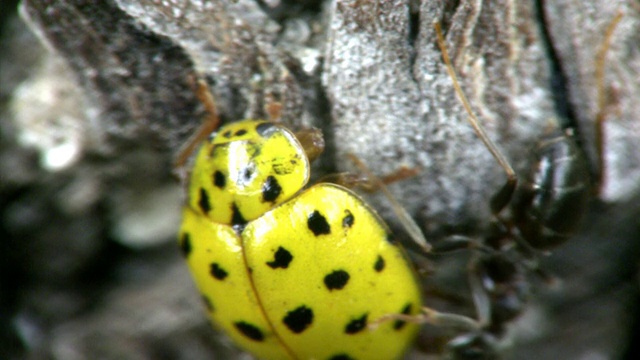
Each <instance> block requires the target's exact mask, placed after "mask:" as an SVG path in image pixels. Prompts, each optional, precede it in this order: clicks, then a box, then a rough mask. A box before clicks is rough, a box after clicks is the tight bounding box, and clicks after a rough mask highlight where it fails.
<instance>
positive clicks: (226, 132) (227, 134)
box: [222, 130, 231, 139]
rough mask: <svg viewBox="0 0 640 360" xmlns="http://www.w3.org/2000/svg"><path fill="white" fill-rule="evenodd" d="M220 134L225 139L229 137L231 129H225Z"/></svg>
mask: <svg viewBox="0 0 640 360" xmlns="http://www.w3.org/2000/svg"><path fill="white" fill-rule="evenodd" d="M222 136H224V137H226V138H227V139H230V138H231V130H227V131H225V132H224V133H222Z"/></svg>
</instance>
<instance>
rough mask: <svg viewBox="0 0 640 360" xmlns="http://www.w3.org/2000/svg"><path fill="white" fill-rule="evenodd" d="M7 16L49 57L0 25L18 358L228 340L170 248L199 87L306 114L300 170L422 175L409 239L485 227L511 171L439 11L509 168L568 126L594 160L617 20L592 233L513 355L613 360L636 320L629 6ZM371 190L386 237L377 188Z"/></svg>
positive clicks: (99, 354)
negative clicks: (183, 151)
mask: <svg viewBox="0 0 640 360" xmlns="http://www.w3.org/2000/svg"><path fill="white" fill-rule="evenodd" d="M21 11H22V15H23V18H24V19H25V20H26V22H27V23H28V24H29V26H30V28H31V29H32V30H33V31H35V32H36V33H37V34H38V37H39V39H40V40H41V41H42V42H44V43H45V44H46V45H47V47H48V50H50V51H43V50H40V49H39V48H38V45H37V42H36V41H35V40H34V39H29V38H28V37H26V36H25V35H21V34H23V33H24V29H23V28H21V27H20V25H12V26H13V27H12V28H11V29H13V28H15V29H17V30H14V31H9V30H5V33H4V34H3V36H4V37H6V39H7V40H5V43H4V44H6V47H3V49H7V51H3V52H2V53H1V54H0V65H2V66H0V90H1V91H2V95H3V96H2V98H1V99H2V102H1V103H0V106H1V107H0V111H1V112H0V113H1V114H2V117H1V118H0V120H1V122H0V124H1V125H2V131H3V132H2V138H0V141H1V142H2V143H1V145H2V146H1V147H0V160H1V161H0V170H2V175H3V176H2V177H1V178H0V195H2V198H3V204H2V206H0V209H2V218H3V222H2V224H3V225H2V227H1V230H2V234H3V235H4V234H6V235H7V236H6V239H7V240H4V241H5V242H4V243H3V244H4V245H3V247H4V248H5V249H7V251H8V252H7V253H10V254H12V255H11V256H10V257H8V259H7V262H6V264H7V265H4V266H3V268H2V270H4V269H5V268H7V269H12V270H13V271H15V274H16V275H15V276H14V277H12V278H11V279H9V277H4V276H3V277H2V279H3V280H2V294H10V295H0V296H3V297H2V298H1V299H2V304H7V305H6V306H4V308H3V311H2V312H0V315H3V317H4V318H6V319H12V321H13V322H12V323H0V325H2V326H1V327H0V330H3V329H5V328H6V329H9V330H8V333H12V334H14V335H15V334H16V333H17V334H20V335H21V336H22V341H23V342H25V343H26V344H27V345H28V347H29V351H26V352H27V353H28V356H30V357H31V358H38V357H43V356H51V357H53V358H60V359H71V358H77V359H83V358H118V359H137V358H153V357H158V356H160V354H163V356H167V355H166V354H170V355H168V356H169V357H175V358H180V357H182V358H189V359H198V358H202V359H204V358H210V357H211V356H212V355H211V354H217V355H218V356H221V355H220V354H222V357H232V356H235V355H237V354H238V353H237V351H236V350H234V349H233V348H232V347H231V346H230V345H229V344H228V343H227V342H226V340H225V339H223V338H222V340H221V338H220V337H216V336H215V335H214V334H213V332H212V331H210V330H208V329H207V328H206V325H205V319H204V318H202V317H200V311H201V309H200V308H198V307H197V306H194V305H193V304H194V303H197V294H196V293H195V291H194V290H193V289H192V288H191V287H190V286H187V284H188V281H189V279H188V276H187V274H185V272H184V268H180V265H179V262H180V259H179V258H178V255H177V253H178V251H177V249H176V248H175V246H174V241H175V239H174V238H173V236H174V235H173V232H174V231H175V228H177V224H176V223H177V221H179V213H178V208H179V205H180V201H179V200H178V198H179V196H180V189H179V188H178V186H177V185H175V183H174V182H173V181H172V180H171V178H170V177H169V173H170V171H171V165H170V164H171V161H172V159H173V156H175V153H176V151H177V149H178V148H179V146H180V144H182V143H183V142H184V141H185V139H186V138H187V137H188V135H189V134H190V133H191V132H192V130H193V129H194V128H195V127H196V126H197V125H198V124H199V123H200V119H201V118H202V115H203V109H202V106H201V105H200V104H199V103H198V101H197V99H196V97H195V94H194V92H193V81H194V79H195V78H196V77H201V78H204V79H206V80H207V82H208V83H209V85H210V86H211V89H212V92H213V93H214V96H215V99H216V102H217V105H218V107H219V109H218V110H219V112H220V114H221V115H222V118H223V120H224V121H232V120H236V119H240V118H245V117H265V116H266V115H267V114H266V112H265V110H264V106H265V104H268V103H271V102H280V103H281V104H282V121H284V122H285V123H287V124H289V125H291V126H293V127H297V126H309V125H313V126H316V127H319V128H321V129H322V130H323V131H324V133H325V135H326V137H327V142H328V149H327V152H326V153H325V155H324V156H323V157H322V158H321V159H320V161H319V165H317V167H316V169H315V170H316V171H317V172H316V176H322V175H325V174H327V173H330V172H335V171H336V170H340V171H342V170H350V169H352V166H351V164H349V162H348V161H346V156H345V155H346V154H347V153H354V154H356V155H357V156H359V157H360V158H361V159H363V160H364V162H365V163H366V164H368V165H369V166H370V167H371V168H372V170H373V171H374V172H375V173H376V174H387V173H391V172H393V171H395V170H396V169H398V168H399V167H400V166H402V165H407V166H410V167H417V168H419V169H420V173H419V174H418V175H417V176H416V177H414V178H411V179H408V180H405V181H402V182H400V183H397V184H393V185H392V186H391V187H390V188H391V190H392V191H393V193H394V194H395V196H397V198H398V199H399V201H400V202H401V203H402V204H403V205H404V206H405V207H406V208H407V210H408V211H409V212H410V213H411V214H412V216H414V218H415V219H416V220H417V221H418V223H419V225H420V226H421V227H422V228H423V229H424V230H425V232H426V233H427V234H429V235H430V236H431V237H432V238H437V237H438V236H442V235H446V234H451V233H466V234H471V235H477V234H480V233H481V232H482V231H483V230H484V228H485V227H486V225H487V224H488V221H489V219H490V211H489V205H488V200H489V198H490V197H491V195H492V194H493V193H494V192H495V191H496V190H497V189H498V188H499V186H500V185H501V183H502V182H503V181H504V173H503V172H502V171H501V169H500V168H499V167H498V165H497V164H496V163H495V161H494V160H493V159H492V157H491V155H490V154H489V152H488V151H487V150H486V148H485V147H484V146H483V145H482V143H481V142H480V140H479V139H478V138H477V136H476V135H475V134H474V132H473V131H472V129H471V127H470V126H469V125H468V122H467V116H468V115H467V113H466V112H465V111H464V109H463V107H462V105H461V103H460V101H459V100H458V98H457V97H456V95H455V93H454V91H453V88H452V85H451V79H450V78H449V76H448V75H447V73H446V72H445V69H444V66H443V63H442V58H441V53H440V50H439V49H438V47H437V45H436V42H435V33H434V28H433V23H434V21H440V22H442V24H443V28H444V30H445V35H446V43H447V47H448V49H449V51H450V52H451V55H452V58H453V62H454V66H455V68H456V71H457V72H458V74H459V76H460V79H461V82H462V86H463V89H464V91H465V92H466V94H467V96H468V97H469V99H470V102H471V104H472V106H473V108H474V110H475V112H476V113H477V114H478V116H479V118H480V120H481V122H482V124H483V125H484V127H485V128H486V129H487V131H488V132H489V134H490V136H491V137H492V139H493V140H494V141H495V142H496V143H497V144H498V146H499V147H500V148H501V149H502V150H503V151H504V152H505V153H506V155H507V157H508V158H509V159H510V161H512V162H513V165H514V167H515V168H516V170H517V171H518V172H520V173H522V172H523V171H526V170H527V169H528V159H529V151H530V149H531V147H532V145H533V144H534V143H535V141H536V139H538V138H539V136H540V135H541V134H544V133H545V131H547V129H548V128H549V126H558V124H562V126H566V127H571V128H575V131H576V132H577V134H578V139H579V141H580V144H581V147H582V148H583V150H584V151H585V153H586V154H587V155H588V159H589V161H590V163H591V166H592V168H593V172H594V174H595V173H598V171H599V169H598V168H597V164H598V163H597V152H596V151H595V140H594V138H595V135H594V128H595V127H594V123H595V120H596V118H597V116H598V112H599V111H601V110H603V109H599V108H598V106H597V103H598V101H597V98H598V96H599V95H598V92H597V84H596V80H595V79H596V76H595V71H596V64H595V58H596V55H597V53H598V49H599V48H600V46H601V44H602V42H603V40H604V33H605V30H606V28H607V26H608V24H610V22H611V21H612V19H613V18H614V17H615V16H616V14H617V13H618V12H622V13H623V17H622V20H621V22H620V23H619V24H618V26H617V27H616V29H615V31H614V34H613V37H612V42H611V47H610V50H609V51H608V53H607V55H606V62H605V65H606V66H605V69H604V73H605V88H606V89H607V93H608V96H607V101H606V107H605V109H604V114H605V116H606V119H607V122H606V128H605V133H604V134H605V143H606V146H605V153H604V156H605V159H606V162H605V165H606V167H605V173H604V175H603V177H604V179H605V182H604V185H603V189H602V193H601V201H599V202H598V203H597V204H595V203H594V206H593V207H592V210H591V211H590V214H589V218H588V221H587V225H586V226H585V230H584V231H583V232H581V234H580V235H578V236H577V237H576V239H574V240H573V241H572V242H571V243H570V244H568V245H567V246H566V247H564V248H563V249H560V250H559V251H558V252H556V253H555V254H554V255H553V256H552V257H550V258H548V259H546V260H547V261H546V262H545V266H547V267H548V268H550V269H552V270H553V271H554V272H555V273H556V274H558V275H560V276H561V277H562V278H563V279H564V282H565V286H564V287H562V288H561V289H560V290H557V291H555V292H553V291H550V290H549V289H547V288H546V287H545V286H544V285H542V284H537V283H536V282H535V281H534V282H533V284H534V285H535V286H536V288H537V289H539V292H540V294H538V295H537V296H536V297H535V298H534V299H533V300H532V305H531V307H530V311H528V312H527V313H526V314H525V316H523V317H522V318H521V319H520V321H518V322H516V323H514V327H513V331H512V332H511V333H510V334H509V339H510V340H513V341H514V343H513V345H512V346H509V347H508V349H507V351H505V354H506V357H508V358H514V359H525V358H532V359H543V358H548V359H556V358H566V359H572V358H575V359H577V358H584V357H585V356H587V355H586V354H600V355H602V356H604V357H605V358H612V357H616V356H622V355H621V354H622V353H623V352H624V349H625V344H626V339H627V336H629V334H630V331H631V328H632V322H633V321H634V319H633V318H632V317H631V316H629V315H628V314H629V312H630V311H632V310H633V309H635V311H636V312H637V311H638V308H637V303H638V302H637V299H638V287H637V279H636V278H635V276H634V275H635V272H636V271H637V268H636V267H635V264H637V261H638V258H640V256H638V255H639V253H640V249H639V247H640V246H639V245H638V241H637V239H638V238H639V234H640V229H639V228H638V222H637V218H638V215H639V214H640V209H639V208H638V206H637V203H638V197H639V195H638V194H639V191H640V119H639V118H638V114H640V108H639V107H640V103H638V102H637V101H635V99H637V98H639V97H640V52H639V51H638V44H640V38H639V37H640V35H638V34H640V9H639V7H638V5H637V3H635V2H629V1H623V0H620V1H604V0H602V1H600V0H597V1H587V2H585V1H579V0H575V1H573V0H562V1H561V0H555V1H549V0H546V1H542V0H540V1H508V0H500V1H481V0H475V1H473V0H462V1H431V0H423V1H409V0H397V1H383V0H380V1H367V0H345V1H324V2H316V1H312V0H304V1H303V0H301V1H293V0H282V1H278V0H275V1H272V0H271V1H259V2H254V1H250V0H238V1H223V0H211V1H195V0H171V1H152V0H140V1H121V0H107V1H89V0H59V1H44V0H24V1H23V3H22V4H21ZM6 29H10V28H9V26H7V27H6ZM21 29H22V30H21ZM21 31H22V33H21ZM21 36H22V37H21ZM27 57H28V58H27ZM28 59H33V60H29V61H27V60H28ZM16 74H18V75H16ZM7 110H9V111H7ZM28 147H35V148H36V149H37V152H33V151H32V150H27V148H28ZM36 155H37V156H36ZM38 157H39V159H40V165H41V166H40V167H39V166H38V164H37V158H38ZM368 197H370V200H371V201H372V203H373V204H374V207H375V208H376V209H377V210H379V211H380V213H381V214H382V215H383V217H385V219H387V220H388V221H389V222H390V223H391V226H392V228H394V229H399V227H398V226H397V225H396V223H397V222H396V221H395V220H394V217H393V215H392V214H391V212H390V211H389V210H388V203H387V201H385V200H384V199H383V198H381V197H379V196H377V195H371V196H368ZM4 199H7V201H6V202H5V201H4ZM602 202H604V203H606V204H603V203H602ZM400 231H401V230H400ZM3 237H4V236H3ZM24 239H28V240H29V241H28V242H26V243H25V242H24V241H23V240H24ZM114 244H115V245H114ZM133 249H136V251H134V250H133ZM105 259H106V260H105ZM440 259H441V260H442V261H438V260H440ZM457 260H458V261H457V262H456V261H451V260H449V258H447V256H442V257H438V259H435V261H436V263H438V264H439V265H441V266H443V267H446V269H450V268H454V269H453V270H452V272H454V273H457V274H456V275H458V279H462V280H457V281H458V282H460V284H454V285H455V286H454V288H462V291H466V289H465V285H464V284H465V281H464V261H466V260H467V258H466V257H464V256H463V257H462V258H460V259H457ZM451 264H455V265H451ZM596 269H597V270H598V271H596ZM446 271H447V272H448V271H449V270H446ZM442 272H445V270H442ZM87 274H89V275H87ZM460 275H462V276H460ZM441 277H442V278H445V279H447V277H446V276H441ZM436 278H439V277H438V276H436ZM16 279H17V280H16ZM87 279H89V281H90V282H94V284H92V285H91V286H87V285H86V282H87ZM14 281H15V282H16V283H15V284H14ZM17 281H20V282H21V284H22V286H17V285H16V284H17ZM114 283H115V284H114ZM430 286H431V285H430ZM5 289H11V290H8V291H5ZM165 295H171V296H165ZM461 297H462V298H464V299H468V293H465V294H463V295H461ZM45 299H46V301H45ZM95 299H99V300H97V301H96V300H95ZM575 304H580V306H576V305H575ZM462 307H463V308H465V307H467V309H466V310H467V311H469V309H468V306H462ZM140 309H143V310H144V311H142V310H140ZM566 309H571V311H566ZM463 310H464V309H463ZM141 311H142V312H141ZM5 314H7V316H6V317H5V316H4V315H5ZM136 314H137V315H136ZM16 319H17V320H16ZM0 321H3V320H0ZM16 324H18V325H16ZM34 329H35V330H34ZM3 331H4V330H3ZM427 333H428V335H430V334H431V333H430V332H429V331H427ZM9 338H10V337H7V339H9ZM430 338H431V337H430V336H426V335H425V337H424V338H423V339H421V341H420V344H419V348H420V349H423V350H424V349H425V348H429V345H430V342H429V339H430ZM16 341H17V340H16ZM2 349H3V347H0V352H2V351H1V350H2ZM7 349H11V351H15V352H17V351H18V350H16V349H17V347H15V346H13V347H12V346H8V347H7ZM540 349H544V352H543V351H541V350H540ZM428 350H429V351H433V347H431V348H430V349H428ZM409 356H410V357H411V358H423V357H424V356H425V355H424V354H423V352H422V350H415V351H413V352H412V353H411V354H410V355H409Z"/></svg>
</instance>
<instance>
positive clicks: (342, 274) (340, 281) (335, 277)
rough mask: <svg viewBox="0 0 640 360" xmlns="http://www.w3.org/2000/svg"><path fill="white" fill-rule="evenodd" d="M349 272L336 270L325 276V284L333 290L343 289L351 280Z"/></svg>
mask: <svg viewBox="0 0 640 360" xmlns="http://www.w3.org/2000/svg"><path fill="white" fill-rule="evenodd" d="M349 277H350V276H349V273H348V272H346V271H344V270H335V271H333V272H332V273H331V274H328V275H327V276H325V277H324V285H325V286H326V287H327V289H329V291H331V290H341V289H342V288H343V287H344V286H345V285H347V282H349Z"/></svg>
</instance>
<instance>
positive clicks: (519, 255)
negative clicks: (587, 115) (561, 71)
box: [435, 13, 622, 359]
mask: <svg viewBox="0 0 640 360" xmlns="http://www.w3.org/2000/svg"><path fill="white" fill-rule="evenodd" d="M621 18H622V13H618V15H617V16H616V17H615V18H614V19H613V20H612V21H611V23H610V25H609V26H608V28H607V30H606V32H605V38H604V41H603V43H602V46H601V49H600V52H599V57H598V58H599V59H600V61H598V67H599V68H600V67H603V66H604V65H603V64H604V56H605V55H604V54H606V51H607V49H608V46H609V43H610V40H611V37H612V34H613V31H614V29H615V27H616V26H617V24H618V22H619V21H620V19H621ZM435 28H436V34H437V37H438V39H437V42H438V45H439V47H440V49H441V52H442V57H443V59H444V62H445V65H446V69H447V71H448V72H449V75H450V77H451V79H452V81H453V85H454V88H455V90H456V93H457V94H458V96H459V97H460V100H461V101H462V103H463V105H464V107H465V108H466V110H467V112H468V113H469V117H470V122H471V125H472V126H473V128H474V130H475V131H476V133H477V135H478V136H479V137H480V139H481V140H482V141H483V142H484V144H485V145H486V147H487V148H488V149H489V151H490V152H491V153H492V155H493V156H494V158H495V159H496V161H497V162H498V163H499V164H500V166H501V167H502V168H503V169H504V171H505V173H506V174H507V181H506V183H505V184H504V185H503V187H502V188H501V189H500V190H499V191H498V192H497V193H496V194H495V195H494V196H493V197H492V199H491V211H492V213H493V214H494V220H493V222H492V223H491V224H490V229H489V231H488V234H487V235H486V236H485V237H484V238H483V239H482V241H479V240H477V239H471V238H465V237H460V236H457V237H455V238H456V241H455V242H450V243H447V242H446V241H445V242H444V243H443V246H442V247H440V248H439V247H438V246H437V245H436V247H435V251H436V252H437V251H438V250H441V251H448V250H452V249H456V248H476V249H477V250H478V251H476V252H474V254H473V257H472V260H471V262H470V264H469V269H468V271H469V282H470V287H471V291H472V297H473V301H474V304H475V307H476V311H477V312H478V324H479V328H478V329H475V330H472V331H469V332H466V333H463V334H461V335H458V336H457V337H455V338H453V339H452V340H451V341H449V342H448V344H447V350H448V356H449V358H451V359H495V358H499V357H500V352H499V350H498V343H499V341H500V339H501V337H502V336H503V335H504V333H505V331H506V326H507V325H508V324H509V323H510V322H511V321H512V320H514V319H515V318H517V317H518V316H519V315H521V314H522V313H523V312H524V310H525V309H526V306H527V303H528V300H529V296H530V293H531V284H530V281H529V279H528V275H529V274H530V273H531V272H533V273H536V274H538V275H540V276H541V277H542V279H545V280H550V279H552V277H550V276H549V275H547V274H545V273H544V272H543V271H542V270H541V269H540V268H539V267H538V264H537V258H538V257H539V255H540V253H544V252H548V251H549V250H551V249H553V248H555V247H557V246H559V245H561V244H563V243H564V242H566V241H567V240H568V239H570V238H571V237H573V236H574V235H575V233H576V232H577V231H578V229H579V228H580V225H581V223H582V218H583V216H584V214H585V213H586V211H587V207H588V204H589V200H590V198H591V195H592V194H593V193H594V191H593V189H594V187H595V188H596V189H597V190H596V191H595V192H596V193H597V192H598V191H599V186H600V182H601V180H600V179H599V178H598V179H596V180H591V176H590V172H589V167H588V165H587V162H586V160H585V159H584V154H583V152H582V151H581V150H580V148H579V147H578V146H577V144H576V142H575V140H574V139H573V135H572V134H571V133H570V132H565V131H562V130H552V131H550V132H548V133H547V134H545V135H544V136H543V137H542V139H540V141H539V142H538V144H537V146H536V148H535V150H534V152H533V158H532V159H531V160H530V164H531V168H530V170H529V172H528V173H527V174H525V176H524V177H522V178H520V179H518V178H517V177H516V175H515V172H514V171H513V169H512V168H511V166H510V165H509V163H508V162H507V161H506V159H505V158H504V156H503V155H502V154H501V152H500V151H499V150H498V149H497V147H496V146H495V145H494V144H493V142H492V141H491V140H490V139H489V137H488V136H487V135H486V134H485V133H484V131H483V129H482V127H481V126H480V125H479V124H478V120H477V118H476V117H475V115H474V113H473V111H472V110H471V107H470V105H469V101H468V100H467V99H466V97H465V95H464V93H463V92H462V89H461V88H460V85H459V84H458V80H457V77H456V74H455V72H454V70H453V66H452V64H451V60H450V59H449V55H448V52H447V49H446V47H445V45H444V39H443V36H442V31H441V29H440V24H439V23H436V24H435ZM601 72H602V71H601V70H599V72H597V73H601ZM597 81H598V82H599V83H602V82H603V81H604V80H603V77H602V76H598V79H597ZM599 89H600V88H599ZM599 105H600V108H601V109H602V108H604V104H599ZM603 119H604V116H602V115H601V113H600V112H599V115H598V119H596V128H597V129H596V134H597V139H596V143H597V145H596V146H597V147H598V151H599V156H600V158H599V161H600V164H599V165H600V166H601V167H602V166H603V164H602V151H603V146H602V137H603V136H602V128H603Z"/></svg>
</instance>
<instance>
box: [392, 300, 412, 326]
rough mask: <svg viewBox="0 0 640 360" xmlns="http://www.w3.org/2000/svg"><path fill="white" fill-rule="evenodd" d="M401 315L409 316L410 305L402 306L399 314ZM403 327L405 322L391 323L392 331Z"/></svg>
mask: <svg viewBox="0 0 640 360" xmlns="http://www.w3.org/2000/svg"><path fill="white" fill-rule="evenodd" d="M400 313H401V314H404V315H409V314H411V303H409V304H407V305H405V306H404V308H403V309H402V311H401V312H400ZM405 325H407V322H406V321H404V320H396V321H394V322H393V329H394V330H400V329H402V328H403V327H404V326H405Z"/></svg>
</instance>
